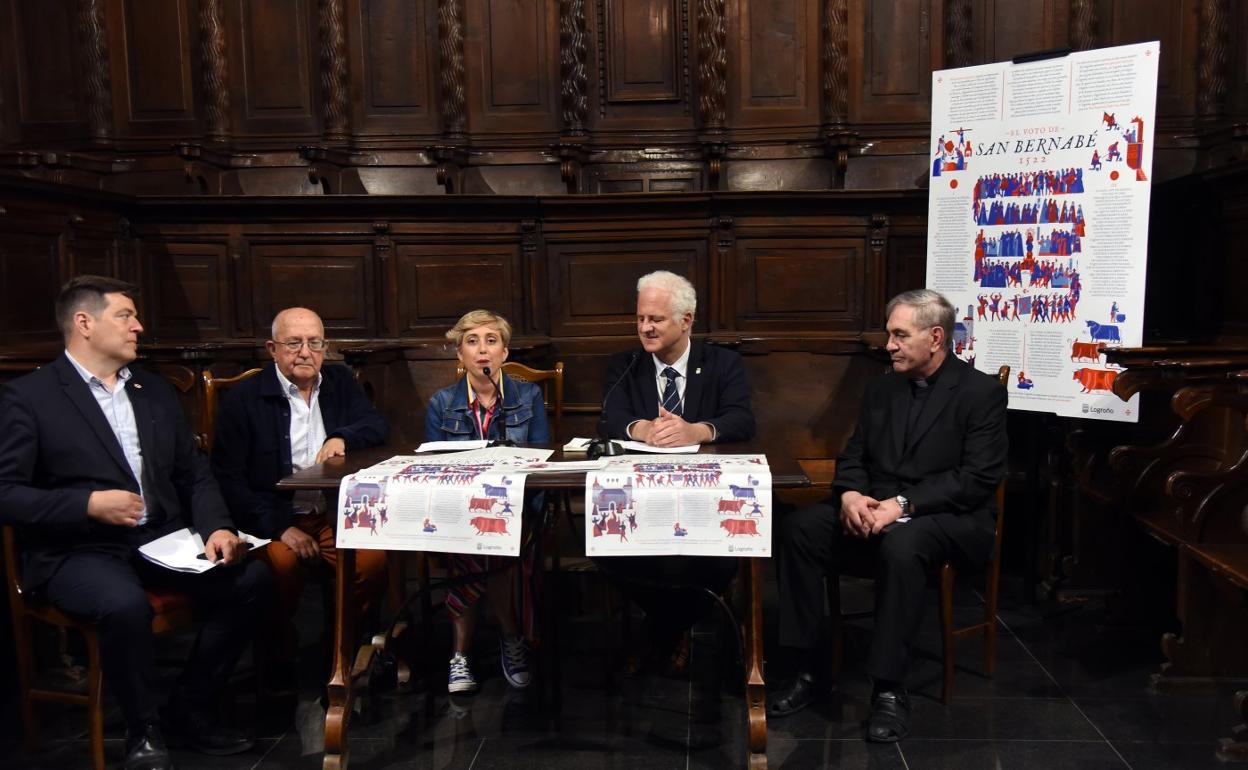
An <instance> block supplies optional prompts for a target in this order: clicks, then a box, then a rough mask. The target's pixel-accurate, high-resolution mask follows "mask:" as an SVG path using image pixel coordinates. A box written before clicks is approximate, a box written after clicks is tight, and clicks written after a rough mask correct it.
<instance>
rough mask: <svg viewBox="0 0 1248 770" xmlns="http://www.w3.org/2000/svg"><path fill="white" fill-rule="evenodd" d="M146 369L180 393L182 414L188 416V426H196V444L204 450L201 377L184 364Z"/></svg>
mask: <svg viewBox="0 0 1248 770" xmlns="http://www.w3.org/2000/svg"><path fill="white" fill-rule="evenodd" d="M145 368H146V369H147V370H148V371H150V372H152V373H153V374H159V375H160V376H161V377H162V378H164V380H165V381H166V382H168V383H169V384H170V385H172V386H173V388H174V390H176V391H178V402H179V403H180V404H181V406H182V414H183V415H185V416H186V422H187V424H188V425H193V426H195V444H196V446H198V447H199V448H200V449H204V448H205V447H204V434H203V433H202V432H201V430H200V426H202V425H203V424H204V415H203V409H204V396H203V393H201V392H200V389H199V377H197V376H196V375H195V372H194V371H193V370H192V369H190V368H189V367H186V366H183V365H182V364H170V363H152V364H147V365H146V367H145Z"/></svg>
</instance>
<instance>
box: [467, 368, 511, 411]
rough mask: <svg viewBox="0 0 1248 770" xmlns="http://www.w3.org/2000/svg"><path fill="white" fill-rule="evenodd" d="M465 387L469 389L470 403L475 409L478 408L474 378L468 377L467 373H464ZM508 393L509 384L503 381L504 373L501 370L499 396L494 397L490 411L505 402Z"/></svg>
mask: <svg viewBox="0 0 1248 770" xmlns="http://www.w3.org/2000/svg"><path fill="white" fill-rule="evenodd" d="M464 387H465V388H467V390H468V405H469V406H471V407H472V408H473V409H476V408H477V392H476V391H475V390H473V389H472V380H470V379H468V375H467V374H465V375H464ZM506 394H507V385H506V383H505V382H504V381H503V373H502V372H499V373H498V397H497V398H495V399H494V403H493V404H492V405H491V406H490V411H493V410H494V407H495V406H497V405H499V404H501V403H503V400H504V399H505V398H506Z"/></svg>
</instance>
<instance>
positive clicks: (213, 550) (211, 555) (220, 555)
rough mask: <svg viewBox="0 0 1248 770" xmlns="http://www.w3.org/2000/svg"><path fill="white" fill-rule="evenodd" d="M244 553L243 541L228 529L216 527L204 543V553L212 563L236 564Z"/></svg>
mask: <svg viewBox="0 0 1248 770" xmlns="http://www.w3.org/2000/svg"><path fill="white" fill-rule="evenodd" d="M244 553H245V551H244V550H243V541H242V540H240V539H239V537H238V535H236V534H234V533H233V532H231V531H229V530H228V529H218V530H217V531H216V532H213V533H212V534H211V535H209V536H208V542H206V543H204V555H205V556H207V557H208V561H210V562H212V563H213V564H237V563H238V562H240V561H242V559H243V554H244Z"/></svg>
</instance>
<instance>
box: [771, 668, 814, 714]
mask: <svg viewBox="0 0 1248 770" xmlns="http://www.w3.org/2000/svg"><path fill="white" fill-rule="evenodd" d="M816 694H817V693H816V691H815V678H814V677H813V676H811V675H810V674H806V673H802V674H798V675H797V676H795V677H793V678H792V679H791V680H789V681H788V682H786V683H785V684H784V686H783V687H781V688H780V691H779V692H777V693H776V694H775V695H774V696H772V699H771V703H768V704H767V716H771V717H787V716H788V715H789V714H796V713H797V712H799V711H801V710H802V709H804V708H806V707H807V706H809V705H810V704H812V703H814V702H815V696H816Z"/></svg>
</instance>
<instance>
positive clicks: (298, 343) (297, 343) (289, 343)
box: [274, 339, 325, 353]
mask: <svg viewBox="0 0 1248 770" xmlns="http://www.w3.org/2000/svg"><path fill="white" fill-rule="evenodd" d="M274 341H275V342H276V340H274ZM277 344H278V345H281V346H282V347H284V348H286V349H287V350H289V351H290V352H291V353H298V352H299V350H300V349H301V348H302V347H303V346H304V345H307V346H308V350H311V351H312V352H313V353H320V352H321V351H322V350H324V349H325V340H322V339H314V340H283V341H281V342H278V343H277Z"/></svg>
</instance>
